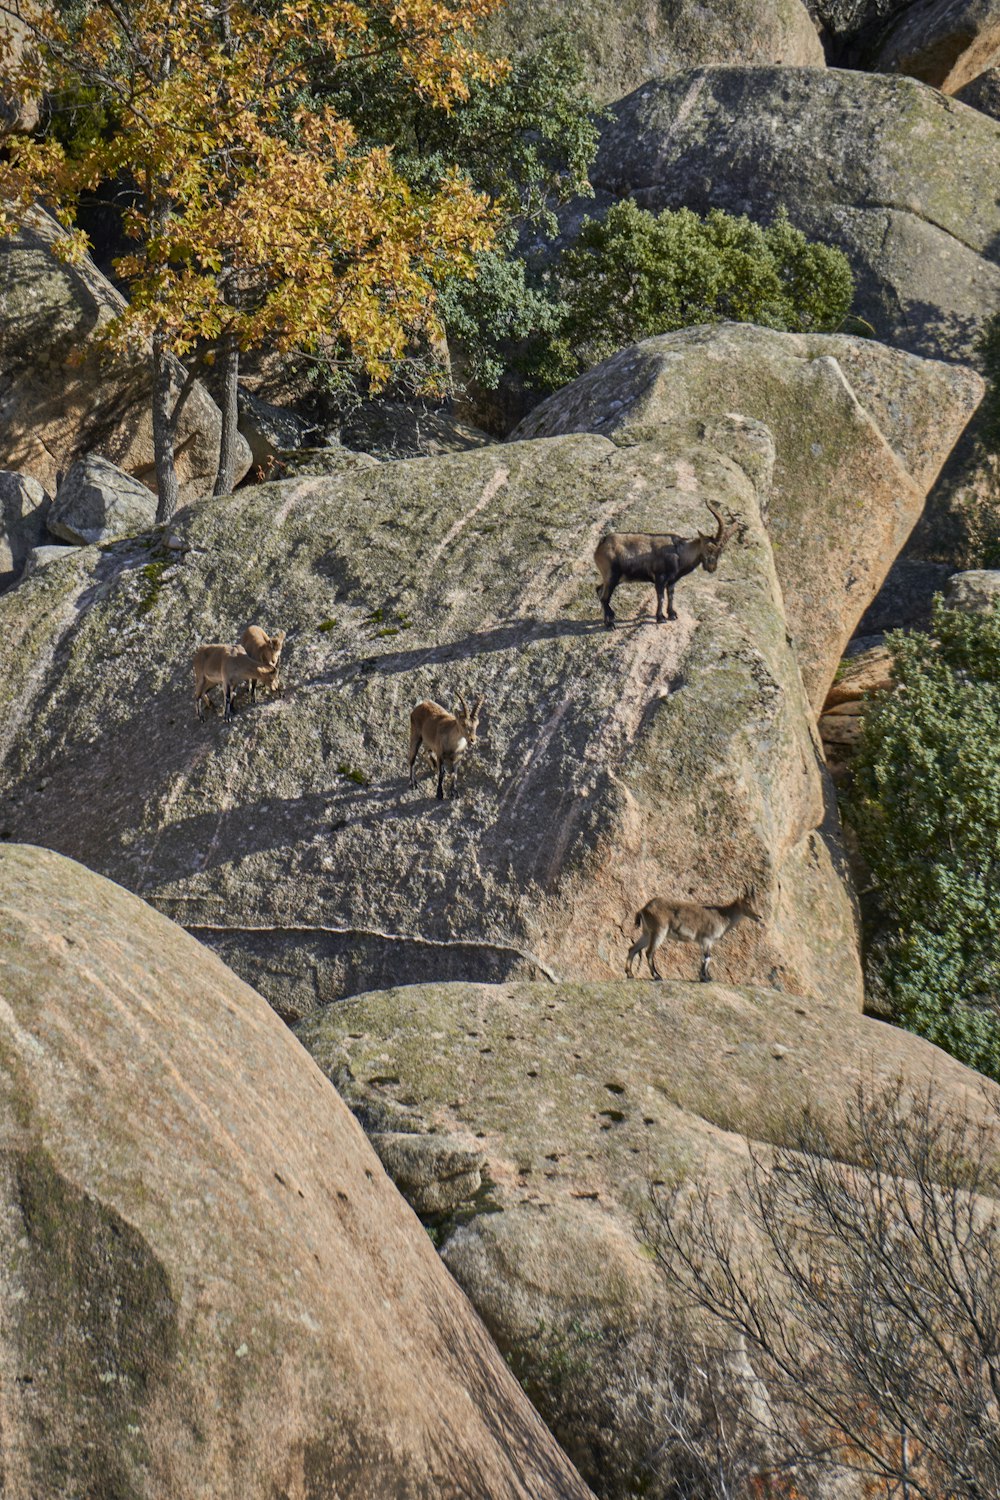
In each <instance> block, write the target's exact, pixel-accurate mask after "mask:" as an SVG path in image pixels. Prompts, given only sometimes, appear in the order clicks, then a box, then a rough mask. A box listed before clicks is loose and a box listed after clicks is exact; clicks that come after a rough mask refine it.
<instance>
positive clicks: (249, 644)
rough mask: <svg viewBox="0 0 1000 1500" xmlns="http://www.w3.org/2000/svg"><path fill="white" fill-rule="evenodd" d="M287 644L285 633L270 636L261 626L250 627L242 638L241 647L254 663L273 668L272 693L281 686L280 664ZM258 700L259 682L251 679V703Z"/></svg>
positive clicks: (270, 684) (280, 631)
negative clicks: (279, 679) (283, 647)
mask: <svg viewBox="0 0 1000 1500" xmlns="http://www.w3.org/2000/svg"><path fill="white" fill-rule="evenodd" d="M284 644H285V632H284V631H283V630H279V631H278V633H277V635H268V633H267V631H266V630H261V628H260V626H259V625H248V626H247V628H246V630H244V632H243V635H242V636H241V637H240V645H241V646H242V647H243V650H244V651H245V652H246V654H247V655H248V656H252V657H253V659H254V661H258V662H260V664H261V666H262V667H273V668H274V676H273V677H272V678H271V680H270V683H269V686H270V689H271V692H272V693H276V692H278V691H279V689H280V687H281V684H280V683H279V681H278V663H279V662H280V660H281V648H282V646H283V645H284ZM256 700H257V680H256V678H253V677H252V678H251V679H250V701H251V703H255V702H256Z"/></svg>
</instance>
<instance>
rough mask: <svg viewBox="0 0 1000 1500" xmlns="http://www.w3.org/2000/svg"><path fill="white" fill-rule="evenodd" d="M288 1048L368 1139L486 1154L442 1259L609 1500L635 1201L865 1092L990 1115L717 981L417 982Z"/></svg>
mask: <svg viewBox="0 0 1000 1500" xmlns="http://www.w3.org/2000/svg"><path fill="white" fill-rule="evenodd" d="M729 940H730V939H726V940H724V942H723V943H721V944H720V945H719V950H718V951H719V953H720V956H721V954H722V953H723V951H724V946H725V942H727V941H729ZM625 941H626V939H625V938H623V939H622V942H621V947H620V950H619V957H620V959H621V960H622V961H624V954H625ZM661 951H662V950H661ZM688 953H689V958H690V955H691V950H688ZM692 967H693V965H692ZM298 1035H299V1037H300V1039H301V1040H302V1041H303V1042H304V1043H305V1045H306V1046H307V1047H308V1049H309V1050H310V1052H311V1053H312V1054H313V1056H314V1057H315V1059H316V1060H317V1062H318V1063H319V1064H320V1067H321V1068H322V1069H323V1071H324V1072H325V1073H326V1074H327V1076H328V1077H330V1078H331V1079H332V1080H333V1081H334V1082H335V1083H336V1085H337V1086H338V1088H340V1089H341V1091H342V1093H343V1097H344V1098H345V1100H346V1101H347V1103H349V1104H350V1106H351V1107H352V1108H353V1109H355V1110H357V1111H358V1113H359V1115H360V1117H361V1118H362V1119H363V1120H364V1121H365V1123H366V1125H367V1126H368V1128H373V1129H396V1130H410V1131H412V1130H432V1131H435V1132H440V1133H441V1134H442V1135H445V1136H446V1137H448V1138H449V1139H456V1140H464V1141H465V1142H466V1143H467V1144H468V1145H469V1147H470V1148H474V1149H476V1150H479V1151H482V1152H484V1153H485V1155H486V1158H487V1162H486V1167H485V1169H484V1173H483V1189H482V1196H481V1199H480V1202H479V1205H478V1212H473V1213H472V1215H471V1217H470V1216H469V1215H468V1214H467V1213H466V1212H463V1213H462V1214H461V1215H459V1216H458V1219H457V1221H456V1222H455V1223H454V1224H453V1225H452V1226H449V1225H448V1224H444V1225H442V1226H440V1227H439V1235H440V1237H441V1240H442V1254H443V1256H444V1259H445V1262H446V1264H447V1265H448V1267H449V1268H450V1270H451V1271H452V1272H453V1274H454V1275H455V1277H456V1279H457V1280H458V1282H459V1283H460V1285H461V1286H462V1287H463V1288H464V1290H465V1291H466V1293H467V1294H468V1296H469V1297H470V1299H471V1301H472V1302H473V1304H474V1305H475V1306H476V1308H477V1309H478V1311H479V1312H480V1314H481V1315H482V1317H483V1319H484V1320H485V1322H486V1324H487V1327H489V1328H490V1330H491V1331H492V1332H493V1334H494V1337H495V1338H496V1339H497V1341H498V1343H499V1345H500V1347H501V1349H502V1350H503V1351H504V1352H505V1353H506V1354H507V1355H508V1356H509V1357H510V1359H511V1361H512V1363H513V1364H514V1366H515V1368H516V1369H518V1371H519V1372H521V1373H522V1376H523V1377H524V1378H525V1379H526V1381H527V1382H528V1384H529V1388H530V1389H531V1390H532V1391H533V1393H534V1392H537V1393H538V1397H537V1399H538V1405H539V1407H540V1409H541V1411H542V1413H543V1415H545V1416H546V1417H547V1419H548V1420H550V1422H551V1423H552V1425H553V1430H554V1431H555V1433H556V1435H557V1436H558V1438H559V1439H560V1441H561V1442H562V1443H563V1445H564V1446H565V1447H566V1448H567V1451H569V1452H570V1453H571V1455H572V1456H573V1457H574V1459H575V1461H576V1462H577V1464H578V1466H579V1467H580V1469H581V1472H583V1474H584V1477H588V1476H590V1477H591V1479H592V1480H593V1482H594V1484H595V1485H598V1484H599V1485H600V1488H601V1493H602V1494H605V1495H632V1494H634V1493H635V1490H634V1489H630V1488H628V1487H627V1484H626V1483H624V1482H622V1480H623V1476H622V1475H621V1474H619V1473H616V1471H615V1467H614V1465H615V1463H616V1462H620V1461H621V1459H622V1457H623V1455H627V1454H628V1453H629V1451H630V1450H631V1451H633V1452H634V1451H635V1450H636V1449H638V1450H639V1451H640V1452H641V1453H648V1452H649V1450H650V1448H653V1447H655V1441H653V1438H654V1437H655V1435H652V1436H651V1435H650V1434H649V1433H648V1432H647V1433H645V1434H643V1431H642V1420H643V1419H642V1417H641V1416H637V1412H636V1406H635V1403H634V1401H632V1400H630V1396H631V1395H634V1391H635V1389H636V1385H637V1383H638V1384H640V1385H641V1386H642V1387H643V1388H644V1389H645V1388H647V1387H648V1388H649V1389H650V1390H651V1391H653V1392H654V1393H655V1392H656V1391H657V1388H658V1382H660V1381H662V1380H663V1378H664V1369H665V1368H666V1367H667V1363H668V1361H667V1358H666V1356H667V1354H668V1349H667V1346H666V1345H665V1343H664V1342H663V1341H662V1339H658V1338H657V1337H656V1330H657V1328H658V1326H659V1325H658V1319H659V1318H660V1317H661V1316H662V1314H663V1312H664V1306H663V1304H664V1295H663V1292H662V1289H661V1286H660V1284H659V1282H658V1280H657V1277H656V1274H655V1269H654V1267H653V1266H652V1264H651V1261H650V1257H649V1254H648V1236H647V1232H646V1231H645V1230H644V1229H643V1227H642V1221H643V1219H644V1218H645V1217H646V1216H647V1215H648V1210H649V1197H648V1194H649V1185H650V1183H651V1182H656V1183H660V1184H666V1185H668V1186H669V1185H674V1184H676V1183H680V1182H684V1181H686V1180H693V1181H702V1182H709V1183H711V1184H712V1187H713V1190H715V1191H717V1192H718V1194H719V1197H720V1199H722V1198H723V1197H724V1194H725V1192H726V1188H727V1185H728V1184H730V1183H731V1182H733V1180H734V1178H735V1176H736V1175H737V1174H738V1173H740V1172H741V1171H742V1168H743V1165H744V1163H745V1161H746V1141H745V1140H744V1137H746V1138H748V1139H749V1141H751V1142H754V1143H757V1145H758V1148H759V1147H761V1146H765V1147H766V1146H767V1145H768V1144H773V1145H785V1144H791V1143H792V1140H793V1134H792V1132H794V1130H795V1127H796V1124H797V1122H798V1121H799V1120H800V1119H801V1111H802V1109H803V1107H804V1106H805V1105H806V1104H808V1105H809V1107H810V1110H811V1111H812V1112H813V1114H814V1117H815V1118H816V1119H817V1120H819V1121H822V1122H824V1123H826V1124H828V1125H829V1126H830V1127H831V1128H832V1129H833V1131H834V1132H835V1134H836V1132H837V1130H838V1127H839V1126H840V1125H841V1123H842V1121H843V1119H844V1112H845V1108H846V1106H847V1105H848V1104H849V1102H850V1101H851V1100H852V1098H853V1097H854V1094H855V1091H856V1089H857V1088H858V1086H859V1085H861V1084H863V1085H864V1086H865V1088H866V1089H868V1090H869V1091H877V1090H878V1089H879V1088H880V1087H882V1086H889V1087H891V1086H892V1085H893V1084H894V1083H895V1081H896V1079H897V1078H899V1077H903V1078H904V1079H905V1080H906V1082H907V1085H908V1086H909V1087H911V1088H912V1089H913V1090H914V1091H915V1092H916V1093H920V1092H922V1091H923V1090H924V1089H926V1088H927V1087H928V1086H930V1085H931V1082H932V1080H933V1089H934V1093H935V1096H936V1098H937V1099H938V1100H939V1101H940V1102H941V1103H942V1104H943V1105H946V1106H949V1107H952V1108H956V1109H963V1110H968V1111H969V1112H970V1113H971V1115H972V1117H973V1118H974V1119H982V1120H983V1123H984V1125H985V1124H986V1122H987V1121H988V1120H989V1119H990V1111H991V1108H995V1107H996V1106H995V1103H994V1102H993V1101H996V1100H997V1098H998V1097H1000V1093H998V1091H997V1090H996V1088H995V1086H993V1085H988V1084H986V1085H984V1080H983V1079H982V1078H981V1077H980V1076H979V1075H978V1074H976V1073H973V1072H972V1071H971V1070H970V1069H966V1068H963V1067H962V1066H961V1065H960V1064H959V1063H956V1062H955V1061H954V1060H953V1059H952V1058H949V1057H947V1056H945V1055H944V1054H943V1053H941V1052H939V1051H938V1050H937V1049H936V1048H935V1047H932V1046H930V1045H929V1044H928V1043H926V1042H924V1041H922V1040H920V1039H918V1038H917V1037H914V1036H911V1035H909V1034H908V1033H906V1032H903V1031H899V1030H897V1029H895V1028H894V1027H890V1026H886V1025H884V1024H882V1023H880V1022H877V1021H873V1020H869V1019H867V1018H865V1017H862V1016H860V1015H852V1014H851V1013H850V1012H849V1011H848V1010H847V1009H846V1008H845V1006H844V1005H843V1003H837V1002H835V1001H833V1002H821V1001H818V1000H817V1001H812V1000H810V1001H803V1000H795V999H793V998H791V997H789V996H787V995H777V994H774V993H771V992H769V991H767V990H762V989H749V988H748V989H730V988H727V987H725V986H723V985H709V984H679V983H664V984H652V983H645V982H639V981H634V982H632V983H631V984H626V983H624V982H622V983H617V984H604V985H567V984H564V985H559V986H545V987H543V986H539V985H538V984H508V985H502V986H485V985H457V984H452V985H423V986H419V987H413V988H402V989H393V990H389V991H386V992H384V993H380V994H372V995H366V996H359V997H356V998H354V999H351V1000H347V1001H345V1002H344V1003H342V1004H340V1005H331V1006H328V1007H326V1008H325V1009H324V1010H323V1011H322V1012H320V1013H319V1014H318V1015H317V1016H315V1017H310V1018H309V1019H308V1020H307V1021H306V1022H304V1023H303V1024H302V1025H301V1026H300V1027H299V1028H298ZM984 1086H985V1088H986V1090H987V1091H988V1098H987V1101H986V1102H984V1095H983V1092H982V1091H983V1088H984ZM587 1362H589V1364H590V1365H591V1367H592V1369H593V1371H594V1379H593V1380H592V1381H591V1382H590V1383H589V1385H588V1382H587V1381H586V1379H583V1380H581V1381H580V1382H579V1383H578V1384H577V1386H576V1388H575V1389H574V1391H573V1397H574V1399H573V1401H572V1402H571V1403H569V1404H567V1403H565V1402H564V1400H563V1398H562V1390H561V1386H562V1385H563V1383H564V1382H565V1381H566V1379H567V1371H568V1370H570V1369H572V1368H573V1367H574V1365H575V1366H577V1367H580V1366H581V1365H585V1364H586V1363H587ZM650 1409H651V1410H652V1411H654V1412H655V1410H656V1403H655V1400H653V1401H652V1402H651V1403H650ZM644 1437H645V1443H644ZM625 1477H627V1474H626V1476H625Z"/></svg>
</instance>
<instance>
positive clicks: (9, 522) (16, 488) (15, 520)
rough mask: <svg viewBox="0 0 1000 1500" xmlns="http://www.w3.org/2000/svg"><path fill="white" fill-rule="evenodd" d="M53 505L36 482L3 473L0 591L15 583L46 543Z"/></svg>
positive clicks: (0, 476) (0, 478)
mask: <svg viewBox="0 0 1000 1500" xmlns="http://www.w3.org/2000/svg"><path fill="white" fill-rule="evenodd" d="M51 504H52V501H51V499H50V498H49V496H48V494H47V493H46V490H45V487H44V486H43V485H41V484H39V482H38V480H37V479H32V478H31V476H30V475H28V474H15V473H12V472H11V471H10V470H9V469H0V589H2V588H5V587H7V586H8V585H9V584H11V583H13V582H14V580H15V579H16V578H17V576H18V574H19V573H20V572H21V571H22V569H23V568H24V565H25V562H26V561H27V558H28V554H29V553H30V552H31V550H32V548H33V547H37V546H39V545H40V544H41V542H42V541H43V539H44V537H45V522H46V518H47V516H48V513H49V507H50V506H51Z"/></svg>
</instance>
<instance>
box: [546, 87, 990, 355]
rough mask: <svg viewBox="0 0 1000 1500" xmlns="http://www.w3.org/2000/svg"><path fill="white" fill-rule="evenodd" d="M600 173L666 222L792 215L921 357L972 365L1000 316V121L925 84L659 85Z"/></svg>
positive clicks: (633, 107) (624, 107) (616, 131)
mask: <svg viewBox="0 0 1000 1500" xmlns="http://www.w3.org/2000/svg"><path fill="white" fill-rule="evenodd" d="M591 175H592V179H593V181H594V184H595V186H596V187H597V188H598V189H600V190H601V192H602V193H603V194H604V195H605V197H604V201H607V199H608V198H609V197H615V198H622V197H626V196H631V197H634V198H635V199H636V200H637V201H638V202H639V203H640V204H641V205H642V206H643V207H645V208H650V209H655V210H659V209H661V208H676V207H679V206H681V205H684V204H686V205H687V206H688V207H690V208H693V209H696V210H697V211H699V212H704V211H705V210H707V209H709V208H723V209H726V210H728V211H730V212H733V213H747V214H749V215H750V216H751V218H755V219H762V220H765V221H766V220H770V219H771V218H772V217H773V215H774V213H775V212H776V211H777V210H778V208H779V207H782V206H784V207H785V208H786V209H787V210H788V213H789V215H790V217H791V219H792V221H793V222H794V223H795V224H796V225H797V226H798V227H799V228H800V229H802V230H803V231H804V232H805V233H806V234H808V235H809V236H810V237H812V238H816V239H821V240H826V241H829V242H831V243H833V244H836V245H840V246H841V247H842V248H843V249H844V250H845V251H846V252H847V254H848V255H849V257H850V260H851V264H852V267H853V269H854V272H855V276H856V278H857V298H856V303H855V306H856V310H857V311H858V312H859V313H860V314H861V315H862V316H863V317H865V318H867V319H868V320H869V321H870V322H871V323H872V324H873V326H874V328H875V330H876V332H877V334H878V336H879V337H880V338H882V339H887V340H888V341H889V342H891V343H894V344H898V345H899V346H900V347H902V348H904V349H910V350H912V351H913V352H915V353H918V354H929V355H936V356H941V355H943V356H945V357H946V358H967V357H968V356H969V354H970V353H971V351H972V347H973V344H974V341H975V338H976V336H977V334H978V333H979V331H980V329H981V328H982V327H983V324H984V323H985V322H986V320H987V319H988V318H989V317H990V316H991V315H992V314H993V313H995V312H996V311H997V310H998V309H1000V249H998V245H1000V208H998V202H1000V123H998V122H997V121H996V120H992V119H990V118H989V117H988V116H987V115H984V114H981V113H979V112H978V111H975V110H969V109H965V108H962V107H959V106H956V105H954V104H953V103H951V102H950V101H949V100H948V99H945V98H943V97H942V96H941V95H940V94H939V93H937V92H936V91H935V90H933V89H930V88H927V87H926V85H924V84H921V83H917V82H916V81H914V80H912V79H907V78H887V77H879V76H874V75H869V74H862V73H852V72H845V71H840V70H829V71H825V72H824V71H819V70H817V69H810V68H704V69H699V70H698V71H696V72H694V73H687V74H682V75H678V76H677V77H674V78H670V79H667V80H664V81H662V82H658V83H649V84H646V85H645V86H644V87H643V88H641V89H639V90H637V91H636V92H635V93H634V94H632V95H630V97H629V98H628V99H625V100H624V101H623V102H622V103H621V105H619V106H618V109H617V110H616V112H615V119H614V121H613V123H612V124H611V125H610V126H609V127H608V128H607V129H606V131H605V134H604V137H603V141H602V145H601V150H600V154H599V157H598V160H597V163H596V165H595V167H594V170H593V172H592V174H591ZM585 211H587V205H586V204H581V205H579V206H578V208H577V211H576V212H577V215H579V214H580V213H582V212H585ZM591 211H593V206H591ZM572 219H573V215H572V214H571V215H570V218H569V221H568V222H572Z"/></svg>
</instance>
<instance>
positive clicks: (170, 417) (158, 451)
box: [153, 333, 178, 523]
mask: <svg viewBox="0 0 1000 1500" xmlns="http://www.w3.org/2000/svg"><path fill="white" fill-rule="evenodd" d="M171 374H172V371H171V368H170V359H169V356H168V355H167V352H166V350H165V348H164V340H163V335H162V334H161V333H154V335H153V456H154V459H155V462H156V489H157V494H158V497H159V498H158V499H157V502H156V519H157V522H158V523H159V522H163V521H169V520H170V517H171V516H172V515H173V513H174V511H175V510H176V509H177V499H178V489H177V471H176V470H175V468H174V435H175V432H176V423H177V411H176V410H172V402H171V393H170V386H171Z"/></svg>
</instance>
